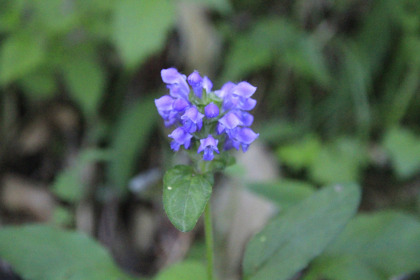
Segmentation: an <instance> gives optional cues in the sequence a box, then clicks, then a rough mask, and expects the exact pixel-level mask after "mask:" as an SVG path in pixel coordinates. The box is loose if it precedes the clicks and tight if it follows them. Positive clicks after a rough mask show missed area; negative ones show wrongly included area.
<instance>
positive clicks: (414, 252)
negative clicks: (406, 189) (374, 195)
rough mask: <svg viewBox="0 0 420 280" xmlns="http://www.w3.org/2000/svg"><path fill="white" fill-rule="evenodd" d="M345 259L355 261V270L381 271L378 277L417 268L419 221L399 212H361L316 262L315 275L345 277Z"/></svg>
mask: <svg viewBox="0 0 420 280" xmlns="http://www.w3.org/2000/svg"><path fill="white" fill-rule="evenodd" d="M343 259H345V260H346V261H347V262H348V263H351V264H352V266H353V268H352V270H355V271H376V272H377V273H380V275H382V277H381V278H379V279H391V278H392V277H395V276H397V275H401V274H409V273H412V272H415V271H418V270H420V263H419V261H418V260H419V259H420V221H419V220H418V219H416V218H415V217H412V216H410V215H407V214H403V213H401V212H396V211H383V212H378V213H375V214H363V215H358V216H357V217H356V218H355V219H353V220H352V221H351V222H350V223H349V224H348V225H347V227H346V229H345V231H343V233H342V234H341V235H340V236H339V238H338V239H337V240H336V241H335V242H334V243H333V244H331V246H329V247H328V248H327V250H326V251H325V253H324V254H323V255H322V256H321V257H320V258H319V259H318V260H317V261H316V262H315V263H314V266H313V269H314V270H315V271H316V273H312V274H317V275H318V276H319V277H322V276H326V275H329V276H330V277H328V278H329V279H337V280H338V279H339V280H341V279H345V278H343V277H342V275H344V274H345V273H346V267H345V266H344V265H342V264H341V262H343ZM366 266H367V267H366ZM343 270H344V271H343ZM310 279H312V278H310ZM315 279H316V278H315ZM346 279H347V278H346ZM348 279H350V278H348ZM357 279H359V278H357ZM365 279H368V278H365ZM369 279H375V278H369Z"/></svg>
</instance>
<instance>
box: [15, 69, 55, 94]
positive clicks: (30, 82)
mask: <svg viewBox="0 0 420 280" xmlns="http://www.w3.org/2000/svg"><path fill="white" fill-rule="evenodd" d="M48 66H50V65H48ZM19 83H20V85H22V87H23V89H24V93H25V95H26V96H27V97H28V98H31V99H33V100H40V99H46V98H51V97H53V95H54V92H55V91H56V89H57V84H56V80H55V76H54V72H53V69H52V66H51V67H37V69H36V71H33V72H30V73H28V74H27V75H25V76H24V77H22V78H21V79H20V80H19Z"/></svg>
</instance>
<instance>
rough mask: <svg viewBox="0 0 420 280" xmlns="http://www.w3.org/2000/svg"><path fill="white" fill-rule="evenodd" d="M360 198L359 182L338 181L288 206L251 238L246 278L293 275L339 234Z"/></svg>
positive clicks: (278, 277)
mask: <svg viewBox="0 0 420 280" xmlns="http://www.w3.org/2000/svg"><path fill="white" fill-rule="evenodd" d="M359 200H360V190H359V187H358V186H357V185H354V184H347V185H335V186H331V187H326V188H324V189H322V190H320V191H318V192H316V193H315V194H314V195H312V196H310V197H309V198H307V199H305V200H304V201H302V202H300V203H299V204H297V205H296V206H294V207H292V208H289V210H288V211H286V212H285V213H284V214H283V215H280V216H279V217H277V218H275V219H274V220H272V221H271V222H270V223H269V224H268V225H267V226H266V227H265V228H264V229H263V230H262V231H261V232H260V233H258V234H257V235H256V236H255V237H253V238H252V240H251V241H250V242H249V244H248V246H247V248H246V251H245V258H244V262H243V267H244V279H272V280H283V279H284V280H286V279H290V278H291V277H292V276H293V275H294V274H295V273H297V272H298V271H300V270H301V269H303V268H305V267H306V266H307V264H308V263H309V261H310V260H312V259H313V258H314V257H316V256H317V255H319V254H320V253H321V252H322V251H323V250H324V248H325V247H326V246H327V245H328V244H329V243H330V242H331V241H332V240H333V239H334V238H335V237H336V236H337V235H338V234H339V232H340V231H341V230H342V229H343V228H344V226H345V225H346V223H347V222H348V220H349V219H350V218H351V217H352V216H353V215H354V213H355V212H356V210H357V206H358V205H359Z"/></svg>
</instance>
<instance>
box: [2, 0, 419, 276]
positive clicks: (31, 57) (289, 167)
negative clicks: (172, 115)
mask: <svg viewBox="0 0 420 280" xmlns="http://www.w3.org/2000/svg"><path fill="white" fill-rule="evenodd" d="M168 67H176V68H177V69H179V70H180V71H181V72H183V73H185V74H187V75H188V74H189V73H190V72H192V71H193V70H195V69H196V70H198V71H200V73H201V74H203V75H207V76H208V77H209V78H210V79H211V80H212V81H213V83H214V88H216V89H217V88H220V87H221V86H222V85H223V84H224V83H225V82H227V81H233V82H239V81H242V80H246V81H248V82H250V83H251V84H253V85H255V86H257V88H258V90H257V92H256V93H255V95H254V97H255V98H256V99H257V100H258V104H257V107H256V109H255V110H254V111H253V113H254V114H255V124H254V127H253V128H254V130H255V131H257V132H259V133H260V137H259V139H258V141H257V142H256V143H254V144H253V146H252V147H251V149H250V151H249V152H248V153H247V154H241V153H238V160H237V164H236V165H234V166H233V167H232V168H230V169H229V170H228V172H227V175H223V176H222V175H219V176H218V177H217V180H216V186H215V187H214V197H213V198H214V201H213V202H214V204H215V205H216V206H215V207H214V208H215V209H216V210H215V213H214V214H215V215H214V217H215V218H214V219H215V224H216V251H218V252H219V253H218V256H217V263H218V264H217V265H218V274H219V276H220V277H221V279H239V278H240V275H241V273H240V266H241V265H240V264H241V261H242V255H243V251H244V247H245V244H246V242H247V241H248V240H249V239H250V237H251V236H252V235H253V234H254V233H255V232H257V231H258V230H260V229H261V228H262V227H263V226H264V225H265V223H266V221H267V220H268V219H269V218H270V217H271V216H272V215H273V213H277V212H279V211H280V212H281V211H283V210H284V209H286V208H288V207H289V206H291V205H293V204H295V203H296V202H298V201H300V200H301V199H302V198H304V197H306V196H308V195H309V194H311V193H312V192H313V191H314V190H315V189H317V188H320V187H322V186H325V185H329V184H334V183H349V182H353V183H358V184H360V186H361V187H362V190H363V191H362V192H363V196H362V202H361V206H360V212H361V213H362V214H361V215H368V216H366V217H369V218H371V219H372V220H369V222H366V224H364V225H363V226H365V227H361V229H360V230H359V231H357V230H356V231H355V232H356V233H357V232H360V231H364V232H366V231H368V232H369V234H370V233H371V234H372V235H371V236H374V237H372V238H373V239H372V240H382V243H380V242H379V241H378V242H379V243H378V244H376V246H377V247H376V249H377V250H376V249H375V250H371V251H369V250H368V248H367V247H368V245H369V244H371V241H372V240H370V239H369V240H370V241H367V242H366V243H365V245H366V246H367V247H366V248H363V246H362V248H360V252H356V253H355V254H356V255H357V254H359V255H357V256H358V257H357V258H356V259H357V261H356V262H348V263H346V265H342V264H341V265H340V264H336V263H334V262H331V260H328V261H327V260H326V258H324V260H325V261H322V258H321V259H320V260H318V262H317V261H315V262H314V263H312V264H310V266H309V268H308V270H309V271H316V272H313V273H312V277H313V278H308V279H324V278H322V277H323V276H324V275H329V278H328V279H337V280H342V279H367V280H369V279H389V277H391V276H395V275H400V276H401V275H405V276H404V277H407V278H395V279H420V276H419V275H418V274H416V271H417V272H418V271H420V265H419V264H420V223H419V217H420V1H416V0H399V1H397V0H336V1H332V0H296V1H292V0H286V1H274V0H270V1H256V0H231V1H229V0H213V1H212V0H200V1H169V0H154V1H140V0H122V1H116V0H31V1H29V0H0V229H1V227H3V226H7V225H17V226H20V225H25V224H27V223H39V222H42V223H49V224H53V225H54V226H56V227H60V228H66V229H69V230H76V231H77V232H84V233H86V234H87V235H88V236H90V237H92V238H93V239H96V240H97V241H98V242H99V243H100V244H102V245H103V246H104V247H105V248H107V250H108V251H109V252H111V254H112V256H113V259H114V260H115V261H116V263H117V264H118V266H119V267H120V268H122V269H123V270H124V271H126V272H129V273H131V274H132V275H137V276H150V277H151V276H153V275H155V274H156V273H157V272H159V271H161V270H162V269H164V268H165V267H167V266H168V265H170V264H172V263H175V262H178V261H180V260H183V259H191V260H201V259H203V254H204V247H203V246H204V245H203V230H202V224H201V223H199V224H198V226H197V227H196V229H195V230H194V231H193V232H190V233H187V234H184V233H180V232H178V231H177V230H176V229H175V228H173V226H172V225H171V224H170V222H169V221H168V219H167V218H166V216H165V213H164V211H163V207H162V201H161V194H162V193H161V187H162V185H161V179H162V174H163V172H164V170H166V169H167V168H169V167H170V166H172V165H173V164H175V163H176V162H179V161H180V160H182V155H177V156H175V157H174V156H173V153H172V151H170V148H169V144H168V143H169V141H168V138H167V134H169V131H168V130H167V129H166V128H164V127H163V125H162V121H161V120H160V119H159V116H158V114H157V112H156V109H155V106H154V99H155V98H158V97H159V96H161V95H163V94H165V93H166V89H165V87H164V84H163V83H162V81H161V78H160V70H161V69H162V68H168ZM369 226H371V227H369ZM353 238H356V240H359V239H357V236H356V237H354V236H353ZM360 238H362V237H360ZM4 243H7V244H6V245H7V246H8V249H10V250H12V251H18V247H19V244H17V243H16V242H9V241H7V242H4ZM35 243H36V242H35V241H33V242H31V241H30V240H28V242H27V244H25V246H26V247H25V248H30V247H31V244H32V245H34V246H35V245H36V244H35ZM356 243H357V242H356ZM6 245H4V244H3V245H1V242H0V252H1V250H2V246H3V250H5V249H4V246H6ZM14 246H18V247H16V250H15V247H14ZM365 249H366V250H367V251H365ZM366 252H368V253H366ZM337 254H338V255H340V254H342V255H343V256H344V255H346V254H347V253H346V252H339V253H337ZM366 254H367V255H368V257H369V258H371V259H373V260H379V261H378V263H379V265H377V264H375V262H374V261H373V264H372V262H369V261H366V263H369V264H367V265H366V263H365V262H364V259H363V258H364V256H366ZM369 254H370V255H369ZM375 254H376V255H375ZM43 257H44V258H46V259H48V255H44V256H43ZM0 258H1V253H0ZM17 259H19V258H17ZM48 261H51V262H52V260H51V259H49V260H46V262H48ZM18 262H19V260H18ZM359 262H360V263H362V264H360V263H359ZM370 265H372V267H373V268H372V269H373V270H374V271H376V272H378V275H380V276H377V277H376V276H374V273H371V274H369V273H367V272H366V271H370V270H368V268H371V267H369V266H370ZM311 267H312V268H316V269H312V270H311ZM331 267H332V268H331ZM25 269H29V270H32V271H33V270H36V268H33V267H30V265H29V264H26V268H25V265H23V270H22V266H19V269H17V270H19V271H18V272H20V273H22V271H24V270H25ZM334 269H335V270H334ZM17 270H16V269H14V266H11V265H10V264H9V263H7V262H6V261H1V260H0V278H1V279H21V278H19V275H20V276H22V275H21V274H19V273H18V272H17ZM376 272H375V273H376ZM351 273H355V274H351ZM306 275H307V274H306ZM349 275H350V276H349ZM351 275H353V276H351ZM355 275H356V276H355ZM361 275H363V277H365V278H360V277H362V276H361ZM304 276H305V271H303V272H301V273H300V274H299V275H297V276H296V279H303V278H302V277H304ZM352 277H353V278H352ZM375 277H376V278H375ZM408 277H411V278H408ZM22 279H23V278H22ZM78 279H79V278H78ZM80 279H85V278H80ZM87 279H95V278H87ZM174 279H175V278H174ZM193 279H194V278H193Z"/></svg>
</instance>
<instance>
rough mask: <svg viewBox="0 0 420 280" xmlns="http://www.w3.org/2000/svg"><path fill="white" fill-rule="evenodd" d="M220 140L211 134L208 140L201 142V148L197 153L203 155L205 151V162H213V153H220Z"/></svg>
mask: <svg viewBox="0 0 420 280" xmlns="http://www.w3.org/2000/svg"><path fill="white" fill-rule="evenodd" d="M218 143H219V140H216V139H214V138H213V136H211V134H209V136H207V138H205V139H201V140H200V147H198V150H197V153H198V154H199V153H201V152H202V151H204V155H203V159H204V160H208V161H210V160H213V158H214V154H213V152H216V153H219V149H217V144H218Z"/></svg>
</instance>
